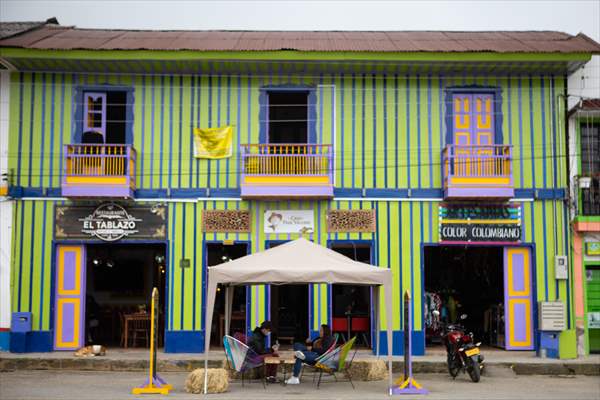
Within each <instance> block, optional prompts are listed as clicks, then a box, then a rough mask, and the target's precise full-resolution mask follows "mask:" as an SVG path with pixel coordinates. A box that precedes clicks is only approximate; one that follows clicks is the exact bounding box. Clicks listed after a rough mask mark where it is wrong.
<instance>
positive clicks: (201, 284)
mask: <svg viewBox="0 0 600 400" xmlns="http://www.w3.org/2000/svg"><path fill="white" fill-rule="evenodd" d="M57 203H60V204H62V203H63V202H54V201H31V200H18V201H16V202H15V215H14V226H15V230H14V234H13V235H14V236H13V243H14V246H13V251H14V254H13V258H12V260H13V265H12V266H11V271H12V282H11V286H12V288H13V293H12V302H11V303H12V308H13V311H31V312H32V313H33V329H34V331H35V332H36V335H37V336H36V337H37V338H38V339H36V340H38V341H39V343H40V344H39V345H40V346H42V347H43V344H44V343H45V344H47V346H49V347H48V348H47V349H51V345H52V329H53V315H52V306H51V305H52V303H53V297H54V296H53V292H52V290H53V289H52V288H53V277H54V271H53V269H54V263H53V257H54V253H53V251H54V250H53V248H54V247H53V243H54V242H53V235H54V233H53V226H54V224H53V221H54V206H55V204H57ZM438 206H439V203H438V202H435V201H393V200H391V201H337V200H334V201H331V202H327V201H319V202H310V201H280V202H245V201H241V202H240V201H198V202H191V203H190V202H181V203H169V207H168V212H169V215H168V219H169V225H168V264H167V266H168V270H167V282H168V286H167V295H166V299H167V318H166V329H167V334H166V335H167V336H166V341H165V342H166V346H167V351H201V349H202V348H203V340H204V335H203V332H204V327H205V325H204V324H205V322H204V315H205V314H204V312H205V309H204V306H203V305H204V298H205V283H206V282H205V279H204V276H205V268H206V263H205V258H204V257H205V254H204V252H205V247H204V244H205V243H207V242H222V241H224V240H227V241H231V240H233V241H238V242H248V243H249V246H250V247H249V248H250V251H251V252H256V251H261V250H263V249H265V248H266V246H267V242H268V241H278V240H292V239H295V238H297V237H298V235H297V234H265V233H264V228H263V226H262V221H263V215H264V212H265V210H267V209H312V210H314V211H315V233H314V234H312V235H310V236H309V238H310V239H312V240H314V241H315V242H317V243H319V244H322V245H327V243H328V241H346V240H353V241H370V242H371V243H372V249H373V262H374V263H375V264H376V265H379V266H380V267H382V268H391V269H392V272H393V279H394V281H393V302H392V305H391V306H392V307H393V309H392V311H393V312H392V314H393V315H394V319H393V321H391V322H390V321H386V319H385V316H383V317H382V319H381V326H380V328H381V330H383V329H385V328H386V327H387V324H388V323H391V324H392V327H393V330H394V332H395V333H394V340H395V343H396V344H395V345H394V346H395V348H396V349H398V350H397V351H400V349H401V345H400V343H401V331H402V329H403V326H402V319H401V312H402V293H403V292H404V291H406V290H410V292H411V293H413V294H414V297H413V299H415V300H414V301H413V302H412V304H411V306H412V307H413V310H414V313H413V315H415V316H416V317H415V320H414V330H415V331H417V335H416V337H417V338H421V339H422V335H421V336H419V335H420V334H421V333H422V332H421V331H422V320H421V318H420V317H419V316H420V315H421V314H422V306H421V301H420V299H421V296H422V290H423V285H424V282H423V280H422V276H423V275H422V268H423V267H424V266H423V260H422V259H423V246H425V245H428V244H435V243H437V242H438V240H439V238H438ZM204 209H208V210H210V209H217V210H225V209H241V210H250V213H251V217H252V231H251V233H205V232H203V231H202V229H201V226H202V210H204ZM329 209H342V210H349V209H374V210H375V211H376V216H377V229H376V231H375V232H374V233H331V234H329V233H327V227H326V213H327V210H329ZM522 210H523V243H524V244H527V245H531V246H532V247H533V256H534V257H533V258H534V265H535V289H536V292H535V293H536V297H537V298H536V300H538V301H553V300H561V301H565V302H566V303H567V304H568V310H569V319H568V321H569V326H571V321H572V303H571V300H570V298H571V294H570V289H569V286H568V285H567V284H566V283H565V281H559V283H557V281H556V280H555V279H554V255H555V254H566V252H567V247H568V236H567V235H566V234H563V232H567V231H568V229H567V219H566V218H567V215H566V210H565V208H564V205H563V203H562V201H551V200H541V201H530V202H524V203H522ZM182 258H187V259H189V260H190V261H191V268H179V267H177V266H178V265H179V260H181V259H182ZM250 293H251V295H250V299H251V301H250V304H249V305H248V311H249V312H248V314H247V316H248V317H247V318H248V325H249V327H252V326H256V325H257V324H259V323H260V322H261V321H263V320H264V319H266V318H268V312H269V311H268V294H269V291H268V288H267V287H265V286H254V287H251V288H250ZM310 293H311V297H310V324H311V327H310V328H311V330H315V331H316V330H318V325H319V324H320V323H326V322H328V321H329V318H330V315H329V314H328V313H329V309H330V308H329V304H328V299H329V296H330V294H329V291H328V288H327V285H311V289H310ZM383 306H385V305H384V304H383V303H382V307H383ZM419 346H420V345H418V344H417V346H416V350H417V351H418V352H422V351H424V349H423V348H420V347H419ZM383 350H385V348H384V349H383Z"/></svg>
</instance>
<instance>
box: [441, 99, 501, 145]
mask: <svg viewBox="0 0 600 400" xmlns="http://www.w3.org/2000/svg"><path fill="white" fill-rule="evenodd" d="M451 107H452V114H451V116H450V118H451V123H452V128H453V129H452V141H451V142H449V143H452V144H458V145H466V146H468V145H492V144H494V143H495V135H496V132H495V124H494V95H493V94H489V93H453V95H452V105H451Z"/></svg>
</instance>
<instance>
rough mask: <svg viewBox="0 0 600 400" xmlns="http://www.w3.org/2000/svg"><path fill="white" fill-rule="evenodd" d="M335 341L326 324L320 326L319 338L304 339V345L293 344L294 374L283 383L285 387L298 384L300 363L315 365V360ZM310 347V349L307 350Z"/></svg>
mask: <svg viewBox="0 0 600 400" xmlns="http://www.w3.org/2000/svg"><path fill="white" fill-rule="evenodd" d="M334 341H335V339H334V337H333V336H332V335H331V328H330V327H329V325H327V324H323V325H321V329H319V337H318V338H315V339H314V340H311V339H310V338H309V339H306V344H304V343H294V350H295V351H294V356H295V357H296V362H295V363H294V372H293V373H292V377H291V378H290V379H288V380H287V381H285V383H286V384H287V385H297V384H299V383H300V379H299V378H298V377H299V376H300V371H301V370H302V363H304V364H309V365H315V363H316V360H317V358H319V357H320V356H322V355H323V353H325V352H326V351H327V350H329V348H330V347H331V345H332V344H333V343H334ZM309 347H310V349H309Z"/></svg>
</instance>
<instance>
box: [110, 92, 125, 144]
mask: <svg viewBox="0 0 600 400" xmlns="http://www.w3.org/2000/svg"><path fill="white" fill-rule="evenodd" d="M126 125H127V92H120V91H110V92H107V93H106V138H105V139H106V141H105V143H107V144H109V143H114V144H125V143H127V137H126V134H125V129H126Z"/></svg>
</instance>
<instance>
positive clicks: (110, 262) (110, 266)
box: [106, 260, 115, 268]
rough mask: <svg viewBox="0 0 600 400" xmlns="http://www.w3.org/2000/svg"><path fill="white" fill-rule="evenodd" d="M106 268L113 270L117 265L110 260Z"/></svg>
mask: <svg viewBox="0 0 600 400" xmlns="http://www.w3.org/2000/svg"><path fill="white" fill-rule="evenodd" d="M106 266H107V267H108V268H112V267H114V266H115V263H114V261H113V260H108V261H107V262H106Z"/></svg>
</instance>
